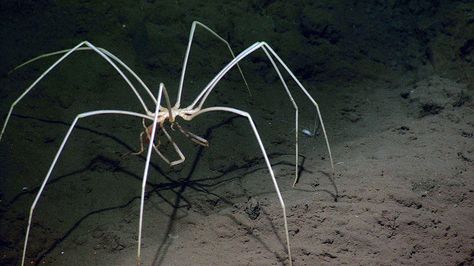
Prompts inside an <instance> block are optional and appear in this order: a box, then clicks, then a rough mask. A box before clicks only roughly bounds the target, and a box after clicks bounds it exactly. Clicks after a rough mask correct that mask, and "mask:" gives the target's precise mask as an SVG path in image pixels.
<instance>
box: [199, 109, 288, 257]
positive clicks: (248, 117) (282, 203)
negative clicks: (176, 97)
mask: <svg viewBox="0 0 474 266" xmlns="http://www.w3.org/2000/svg"><path fill="white" fill-rule="evenodd" d="M215 111H224V112H230V113H234V114H237V115H241V116H243V117H246V118H247V119H248V121H249V123H250V127H251V128H252V131H253V133H254V135H255V138H256V139H257V142H258V145H259V146H260V150H261V152H262V154H263V158H264V159H265V163H266V164H267V168H268V171H269V172H270V176H271V178H272V181H273V186H274V187H275V191H276V193H277V195H278V200H279V201H280V205H281V208H282V211H283V221H284V224H285V236H286V245H287V249H288V259H289V263H290V266H291V265H293V261H292V258H291V247H290V235H289V233H288V222H287V217H286V207H285V203H284V202H283V197H282V196H281V192H280V188H279V187H278V183H277V181H276V178H275V174H274V172H273V168H272V165H271V164H270V160H269V159H268V155H267V152H266V150H265V147H264V146H263V143H262V140H261V139H260V135H259V134H258V131H257V127H256V126H255V123H254V122H253V119H252V117H251V116H250V114H249V113H247V112H245V111H242V110H239V109H235V108H230V107H221V106H217V107H209V108H206V109H202V110H200V111H198V112H196V113H195V114H193V115H192V117H191V119H192V118H194V117H196V116H198V115H201V114H203V113H207V112H215Z"/></svg>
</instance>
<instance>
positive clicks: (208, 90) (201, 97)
mask: <svg viewBox="0 0 474 266" xmlns="http://www.w3.org/2000/svg"><path fill="white" fill-rule="evenodd" d="M258 49H262V50H263V51H264V52H265V54H266V55H267V57H268V58H269V60H270V61H271V62H272V64H273V66H274V67H275V66H276V64H274V60H273V58H272V56H273V57H274V58H276V59H277V61H278V62H279V63H280V65H281V66H283V68H284V69H285V70H286V71H287V73H288V74H289V75H290V76H291V78H292V79H293V80H294V81H295V82H296V84H297V85H298V87H299V88H300V89H301V90H302V91H303V93H304V94H305V95H306V97H308V99H309V100H310V101H311V103H312V104H313V105H314V107H315V109H316V112H317V116H318V118H319V122H320V125H321V128H322V129H323V134H324V139H325V140H326V146H327V150H328V154H329V159H330V163H331V168H332V174H333V176H334V174H335V171H334V163H333V159H332V153H331V147H330V146H329V140H328V137H327V134H326V129H325V127H324V123H323V119H322V116H321V112H320V111H319V105H318V104H317V102H316V101H315V100H314V99H313V97H312V96H311V95H310V94H309V93H308V91H307V90H306V88H305V87H304V86H303V85H302V84H301V82H300V81H299V80H298V79H297V78H296V76H295V75H294V74H293V72H291V70H290V69H289V68H288V66H287V65H286V64H285V63H284V62H283V60H282V59H281V58H280V57H279V56H278V55H277V54H276V52H275V51H274V50H273V49H272V48H271V47H270V46H269V45H268V44H267V43H265V42H256V43H254V44H253V45H251V46H249V47H248V48H247V49H245V50H244V51H243V52H241V53H240V54H238V55H237V56H236V57H235V59H234V60H232V61H231V62H229V63H228V64H227V65H226V66H225V67H224V68H223V69H222V70H221V71H220V72H219V73H218V74H217V75H216V76H215V77H214V79H212V80H211V81H210V82H209V84H208V85H207V86H206V87H205V88H204V89H203V90H202V91H201V93H200V94H199V95H198V96H197V97H196V99H195V100H194V101H193V103H192V104H191V105H190V106H188V107H187V109H195V110H201V108H202V106H203V104H204V102H205V101H206V99H207V97H208V96H209V94H210V93H211V92H212V90H213V89H214V87H215V86H216V85H217V83H218V82H219V81H220V80H221V79H222V78H223V77H224V75H225V74H226V73H227V72H228V71H229V70H230V69H231V68H232V67H234V66H235V65H236V64H237V63H238V62H240V61H241V60H242V59H244V58H245V57H247V56H248V55H250V54H251V53H253V52H255V51H256V50H258ZM275 70H276V71H277V73H280V71H279V70H278V68H277V67H276V68H275ZM279 77H280V80H282V83H283V84H284V85H286V83H285V82H284V80H283V78H282V76H281V73H280V74H279ZM285 89H287V87H286V86H285ZM288 92H289V91H287V93H288ZM288 96H289V97H290V99H292V97H291V93H288ZM292 102H294V101H292ZM196 105H197V106H196ZM294 107H295V110H296V113H297V110H298V108H297V105H296V103H294ZM296 116H297V114H296ZM296 121H298V118H297V117H296ZM296 127H298V122H296ZM296 129H297V128H296ZM295 131H298V130H295ZM296 134H297V133H296ZM296 138H297V137H296ZM297 156H298V154H296V158H297ZM297 181H298V176H296V178H295V182H294V184H296V182H297Z"/></svg>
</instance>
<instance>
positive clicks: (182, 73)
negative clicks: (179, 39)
mask: <svg viewBox="0 0 474 266" xmlns="http://www.w3.org/2000/svg"><path fill="white" fill-rule="evenodd" d="M196 26H201V27H202V28H204V29H205V30H207V31H208V32H209V33H211V34H212V35H214V36H215V37H216V38H217V39H219V40H220V41H222V42H223V43H225V44H226V45H227V48H228V49H229V52H230V54H231V55H232V58H235V55H234V52H233V51H232V48H231V47H230V44H229V42H227V41H226V40H225V39H224V38H222V37H221V36H220V35H219V34H217V33H216V32H214V31H213V30H211V29H210V28H209V27H208V26H206V25H204V24H203V23H201V22H199V21H193V24H192V25H191V30H190V33H189V41H188V47H187V48H186V54H185V55H184V62H183V69H182V71H181V78H180V80H179V87H178V97H177V100H176V104H175V108H179V107H180V105H181V93H182V91H183V82H184V76H185V75H186V67H187V66H188V58H189V53H190V51H191V45H192V43H193V37H194V31H195V30H196ZM237 67H238V68H239V72H240V75H241V76H242V79H243V80H244V82H245V86H246V87H247V91H248V92H249V94H250V95H252V94H251V93H250V89H249V85H248V83H247V80H246V79H245V76H244V73H243V72H242V69H241V68H240V66H239V65H238V64H237Z"/></svg>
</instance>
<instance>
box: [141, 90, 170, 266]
mask: <svg viewBox="0 0 474 266" xmlns="http://www.w3.org/2000/svg"><path fill="white" fill-rule="evenodd" d="M163 87H164V86H163V83H161V84H160V89H159V90H158V96H157V97H156V99H157V102H156V110H155V116H154V118H153V125H152V128H151V136H150V142H149V144H148V151H147V154H146V162H145V169H144V171H143V180H142V194H141V198H140V219H139V224H138V248H137V266H140V265H141V246H142V228H143V207H144V204H145V188H146V181H147V178H148V168H149V166H150V158H151V151H152V148H153V147H154V140H155V135H156V125H157V123H158V113H159V111H160V103H161V94H162V93H163Z"/></svg>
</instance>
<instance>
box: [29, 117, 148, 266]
mask: <svg viewBox="0 0 474 266" xmlns="http://www.w3.org/2000/svg"><path fill="white" fill-rule="evenodd" d="M103 114H120V115H129V116H135V117H141V118H145V119H150V118H149V117H148V116H146V115H144V114H140V113H134V112H128V111H122V110H98V111H92V112H86V113H81V114H79V115H77V116H76V118H75V119H74V121H73V122H72V124H71V126H70V127H69V130H68V132H67V133H66V136H65V137H64V139H63V141H62V143H61V146H60V147H59V150H58V151H57V153H56V156H55V157H54V159H53V162H52V163H51V166H50V167H49V170H48V172H47V174H46V176H45V178H44V180H43V183H42V184H41V186H40V189H39V190H38V194H36V197H35V199H34V201H33V204H32V205H31V208H30V213H29V216H28V226H27V228H26V236H25V243H24V245H23V253H22V258H21V265H22V266H24V265H25V258H26V249H27V247H28V237H29V234H30V228H31V221H32V218H33V212H34V210H35V208H36V205H37V204H38V200H39V198H40V197H41V194H42V193H43V190H44V188H45V186H46V184H47V183H48V180H49V178H50V176H51V173H52V172H53V169H54V167H55V165H56V162H57V161H58V159H59V156H60V155H61V152H62V151H63V149H64V146H65V145H66V143H67V141H68V139H69V137H70V135H71V133H72V131H73V129H74V127H75V126H76V124H77V122H78V121H79V119H81V118H85V117H89V116H95V115H103Z"/></svg>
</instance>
